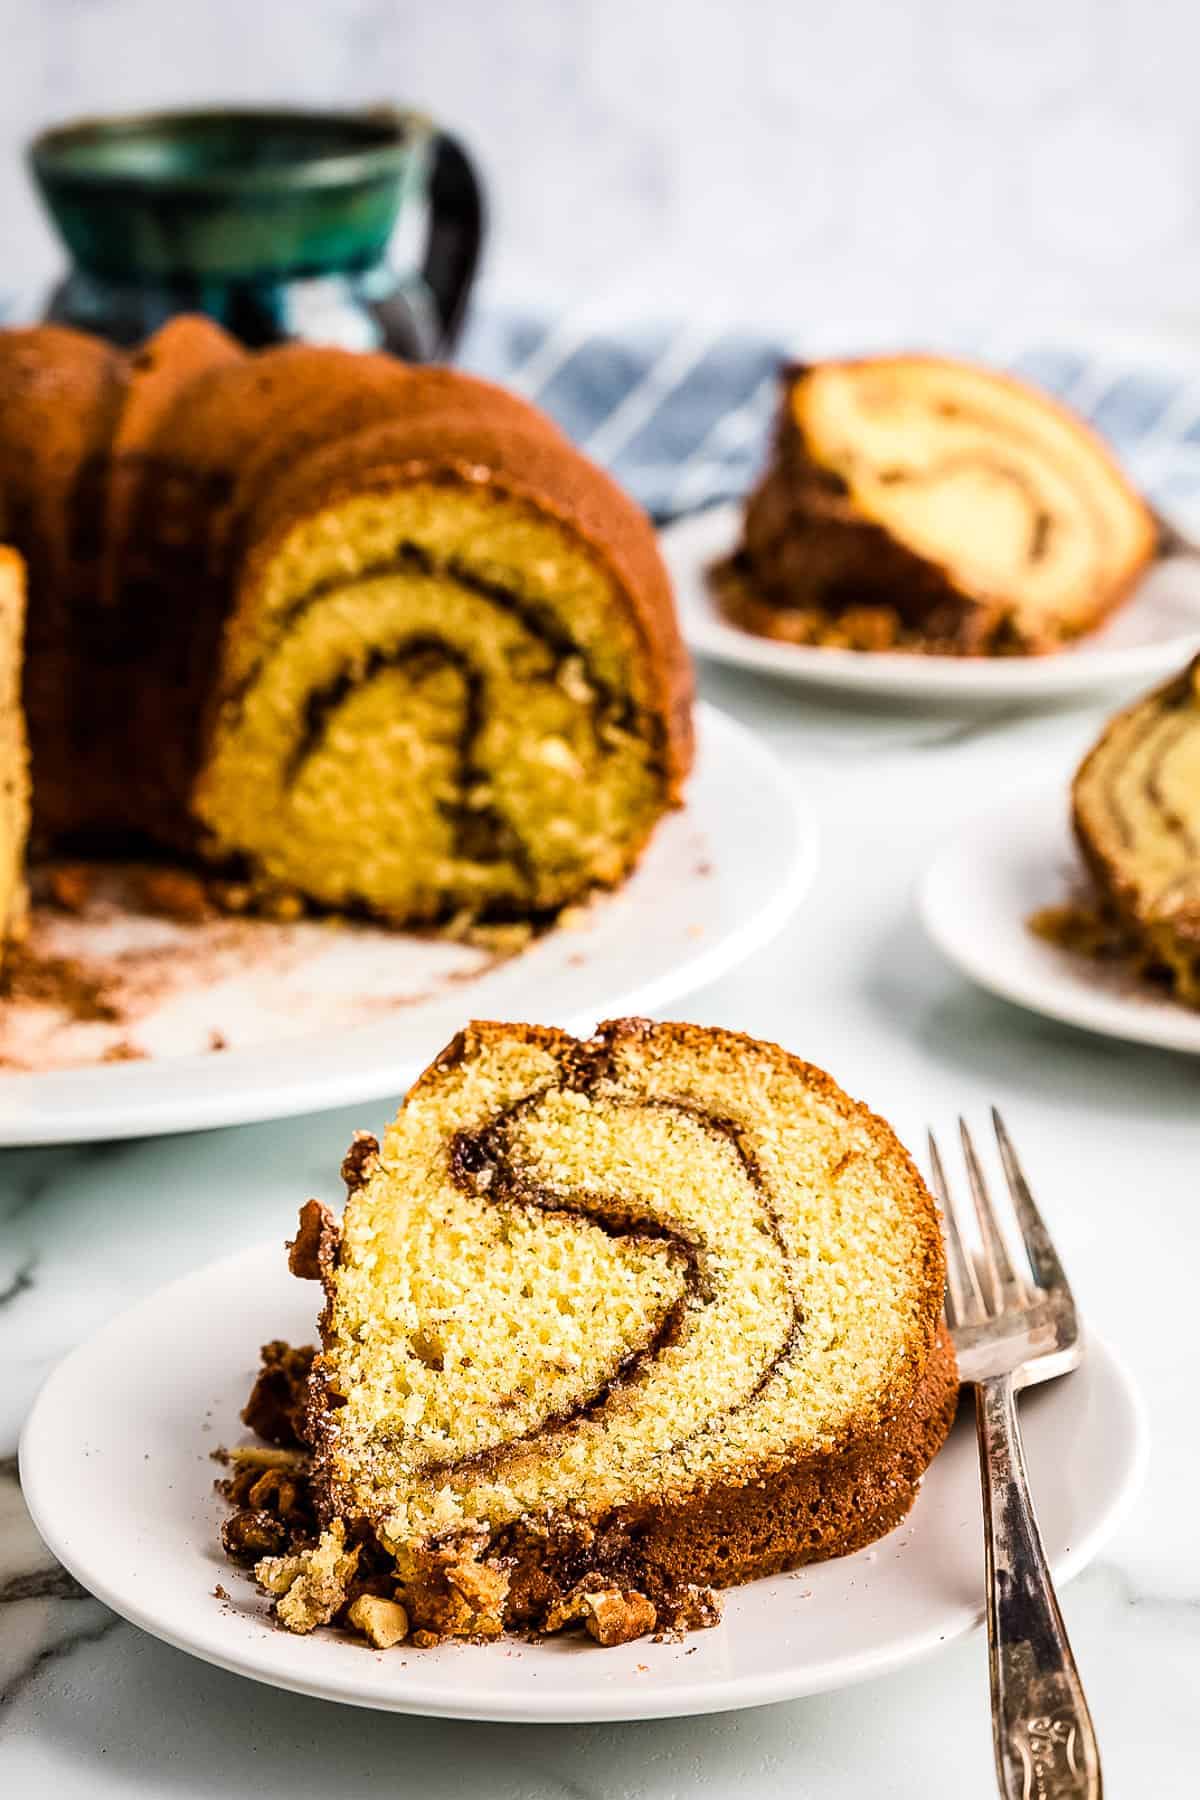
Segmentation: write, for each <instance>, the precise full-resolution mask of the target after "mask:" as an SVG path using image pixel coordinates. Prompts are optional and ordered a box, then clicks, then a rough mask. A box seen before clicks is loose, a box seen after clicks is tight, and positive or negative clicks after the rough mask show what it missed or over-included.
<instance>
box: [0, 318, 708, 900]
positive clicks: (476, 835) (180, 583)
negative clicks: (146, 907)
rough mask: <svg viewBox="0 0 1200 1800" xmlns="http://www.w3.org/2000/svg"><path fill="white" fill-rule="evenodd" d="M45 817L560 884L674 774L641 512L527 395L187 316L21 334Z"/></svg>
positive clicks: (589, 872) (341, 870)
mask: <svg viewBox="0 0 1200 1800" xmlns="http://www.w3.org/2000/svg"><path fill="white" fill-rule="evenodd" d="M0 379H4V380H6V381H7V383H8V386H7V388H6V396H5V408H4V410H3V413H2V414H0V509H2V510H0V518H3V519H5V520H7V521H8V525H7V531H8V535H9V537H10V538H11V540H12V541H13V542H14V543H15V544H16V546H17V548H18V549H20V550H22V551H23V552H24V553H25V555H26V557H27V560H28V561H29V564H30V581H31V585H30V630H29V665H28V687H29V692H30V695H31V701H30V725H31V731H32V737H33V773H34V808H35V824H36V827H37V832H38V836H39V839H40V841H41V842H43V843H50V844H58V845H62V844H69V845H70V846H71V847H73V848H80V847H82V848H96V847H98V848H100V849H104V850H112V849H114V848H120V847H123V846H125V845H127V844H131V843H136V844H139V845H144V844H146V843H147V842H149V843H150V844H152V845H158V846H160V847H164V848H167V849H169V850H172V851H175V852H178V853H182V854H186V855H188V856H193V857H199V858H201V859H203V860H205V861H206V862H208V863H209V864H210V865H211V866H212V867H213V868H214V869H216V870H218V871H222V872H225V873H228V874H229V875H231V876H233V877H235V878H236V880H237V883H238V884H239V886H240V888H241V890H242V892H243V893H244V892H245V891H246V889H247V887H248V888H249V891H250V892H251V893H252V894H253V893H261V894H263V895H264V896H267V897H270V898H272V899H274V898H277V897H278V895H279V893H280V891H281V890H282V891H284V892H288V893H290V894H293V895H298V896H300V897H302V898H303V899H307V900H309V901H312V902H313V903H314V904H316V905H317V906H320V907H334V908H339V909H340V908H353V909H364V910H366V911H368V912H370V913H372V914H374V915H376V916H379V917H382V918H384V919H386V920H389V921H392V922H396V923H403V922H406V921H439V920H443V919H450V918H454V919H461V918H463V917H471V916H477V915H491V916H503V917H517V918H527V917H535V916H538V915H541V914H549V913H552V912H553V911H554V910H555V909H557V908H559V907H561V906H562V905H563V904H565V903H566V902H568V901H570V900H572V899H575V898H577V897H578V896H580V895H582V894H584V893H585V892H586V891H587V890H588V889H589V888H590V887H592V886H594V885H596V884H605V883H612V882H615V881H617V880H619V879H620V878H621V876H622V875H623V874H624V873H625V872H626V871H627V870H628V869H629V867H630V866H631V865H632V863H633V862H634V860H635V859H636V857H637V855H638V853H639V851H640V849H641V848H642V846H643V845H644V844H645V842H646V840H647V838H648V836H649V834H650V832H651V830H652V829H653V826H654V823H655V821H656V820H657V818H658V817H659V816H660V815H661V814H662V812H663V811H664V810H665V809H666V808H667V807H669V806H671V805H672V804H675V803H676V802H677V801H678V799H679V797H680V792H681V787H682V782H683V779H684V777H685V775H686V773H687V769H688V765H689V762H690V756H691V735H690V693H691V688H690V673H689V669H688V664H687V659H686V656H685V653H684V651H683V648H682V645H681V641H680V638H679V635H678V630H677V627H676V623H675V618H674V611H673V606H672V601H671V595H670V591H669V587H668V585H667V580H666V576H665V573H664V571H663V568H662V565H661V563H660V561H659V558H658V554H657V550H656V547H655V542H654V536H653V532H652V530H651V527H650V525H649V522H648V521H647V520H646V518H645V517H644V515H643V514H642V513H641V512H640V511H639V509H638V508H637V507H636V506H635V505H634V503H633V502H632V501H631V500H629V499H628V498H627V497H626V496H625V495H624V494H622V493H621V492H620V490H619V489H618V488H616V487H615V486H614V484H613V483H612V482H611V481H609V480H608V478H607V477H606V476H604V475H603V474H601V472H600V471H599V470H598V469H596V468H594V467H593V466H592V465H591V464H589V463H588V462H587V461H586V460H585V459H584V458H583V457H582V456H580V455H579V453H578V452H576V451H575V450H574V449H572V447H571V446H570V445H569V444H568V442H567V441H566V439H565V438H563V436H562V435H561V434H560V433H559V432H558V431H557V429H556V428H555V427H554V426H553V425H552V424H551V423H550V422H549V421H548V420H547V419H545V418H544V417H543V416H542V415H541V414H539V413H537V412H536V411H535V410H534V409H533V408H532V407H530V406H528V405H526V404H525V403H524V402H523V401H520V400H518V399H517V398H515V396H512V395H510V394H506V393H504V392H503V391H502V390H500V389H498V388H495V387H492V386H490V385H489V384H487V383H485V382H481V381H476V380H473V379H472V378H470V377H468V376H464V375H459V374H456V373H454V372H452V371H449V370H437V369H420V370H414V369H410V368H407V367H405V366H404V365H402V364H399V363H397V362H394V361H392V360H391V359H390V358H388V357H385V356H368V355H363V356H356V355H354V354H351V353H348V352H345V351H338V350H333V349H321V348H314V347H311V346H288V347H284V348H281V349H277V350H270V351H265V352H263V353H261V354H258V355H249V354H247V353H246V352H244V351H243V350H241V349H240V348H239V347H238V346H237V345H236V344H235V343H234V342H233V340H232V339H230V338H228V337H227V336H226V335H225V334H224V333H223V332H222V331H220V329H219V328H218V327H216V326H215V325H212V324H210V323H208V322H207V321H204V320H199V319H181V320H176V321H174V322H173V323H172V324H170V325H169V326H167V327H166V328H165V329H164V330H163V331H162V332H160V333H159V334H158V335H157V336H156V337H155V338H153V339H152V340H150V342H149V343H148V344H147V345H146V346H144V347H143V348H142V349H141V350H140V351H137V352H135V353H134V354H133V355H131V356H123V355H120V354H118V353H117V352H115V351H112V350H110V349H108V348H107V347H105V346H102V345H97V344H94V343H93V342H92V340H90V339H88V338H85V337H81V336H80V335H79V334H77V333H71V332H63V331H60V330H55V329H51V328H49V327H43V328H40V329H38V330H34V331H28V332H17V333H7V334H3V333H0Z"/></svg>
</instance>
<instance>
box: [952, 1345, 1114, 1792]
mask: <svg viewBox="0 0 1200 1800" xmlns="http://www.w3.org/2000/svg"><path fill="white" fill-rule="evenodd" d="M975 1422H976V1427H977V1429H978V1432H979V1469H980V1479H981V1482H982V1486H983V1519H984V1541H985V1544H986V1547H987V1622H988V1663H989V1666H990V1669H991V1678H992V1730H993V1735H994V1738H995V1745H996V1773H997V1775H998V1777H999V1781H1000V1792H1001V1794H1002V1795H1003V1796H1004V1800H1099V1797H1100V1795H1101V1793H1102V1791H1103V1790H1102V1783H1101V1777H1100V1753H1099V1751H1098V1749H1097V1747H1096V1734H1095V1732H1094V1731H1093V1729H1092V1720H1091V1715H1090V1713H1089V1712H1088V1707H1087V1701H1086V1700H1085V1698H1084V1694H1083V1684H1082V1682H1081V1681H1080V1679H1079V1671H1078V1669H1077V1668H1076V1667H1075V1658H1074V1656H1073V1655H1072V1654H1071V1646H1070V1643H1069V1642H1068V1640H1067V1631H1066V1626H1065V1625H1064V1624H1063V1620H1062V1614H1061V1613H1060V1612H1059V1610H1058V1600H1057V1598H1056V1596H1055V1593H1054V1583H1053V1582H1052V1580H1051V1579H1050V1570H1049V1568H1048V1567H1047V1565H1046V1553H1045V1551H1044V1550H1043V1548H1042V1534H1041V1532H1040V1531H1039V1530H1038V1522H1037V1515H1036V1513H1035V1512H1034V1510H1033V1500H1032V1498H1031V1496H1030V1492H1029V1477H1028V1476H1027V1474H1026V1472H1025V1457H1024V1454H1023V1452H1022V1449H1021V1428H1020V1426H1019V1425H1018V1423H1017V1407H1016V1395H1015V1392H1014V1389H1013V1382H1012V1376H1011V1375H997V1376H994V1377H993V1378H992V1379H991V1380H989V1381H981V1382H979V1383H978V1384H977V1385H976V1389H975Z"/></svg>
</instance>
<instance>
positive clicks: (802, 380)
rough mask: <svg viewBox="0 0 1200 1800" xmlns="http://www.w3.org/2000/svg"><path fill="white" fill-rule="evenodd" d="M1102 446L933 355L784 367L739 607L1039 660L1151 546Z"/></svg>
mask: <svg viewBox="0 0 1200 1800" xmlns="http://www.w3.org/2000/svg"><path fill="white" fill-rule="evenodd" d="M1157 546H1158V529H1157V526H1156V524H1155V521H1154V518H1153V516H1152V514H1151V512H1150V510H1149V508H1148V507H1147V506H1146V505H1145V503H1144V502H1143V500H1142V499H1141V498H1140V496H1139V495H1138V493H1137V492H1136V490H1135V489H1134V488H1133V487H1132V486H1131V484H1130V483H1129V481H1128V480H1127V479H1126V477H1125V476H1124V474H1123V473H1122V471H1121V470H1120V468H1119V467H1118V465H1117V463H1116V462H1115V461H1114V459H1113V457H1112V455H1111V453H1110V452H1109V450H1108V449H1107V448H1106V446H1105V445H1104V444H1103V443H1102V442H1101V440H1100V439H1099V438H1098V437H1097V436H1095V434H1094V433H1093V432H1092V431H1091V430H1090V429H1089V428H1088V427H1087V426H1086V425H1085V424H1084V422H1083V421H1082V420H1081V419H1079V418H1077V417H1076V416H1075V415H1074V414H1072V413H1071V412H1069V411H1068V410H1067V409H1066V408H1065V407H1062V406H1060V405H1058V404H1057V403H1056V402H1055V401H1053V400H1051V399H1050V398H1049V396H1047V395H1046V394H1043V393H1041V392H1039V391H1038V390H1037V389H1035V388H1033V387H1029V386H1027V385H1026V384H1025V383H1024V382H1021V381H1018V380H1015V379H1014V378H1013V377H1011V376H1008V375H1004V374H1001V373H999V372H997V371H994V370H991V369H986V368H980V367H977V366H975V365H973V364H970V363H965V362H958V361H954V360H951V359H949V358H945V357H935V356H883V357H867V358H863V359H861V360H859V361H850V362H826V363H815V364H812V365H805V366H801V367H793V368H789V369H787V370H785V372H784V377H783V396H782V404H781V408H780V415H779V424H778V428H777V434H776V442H775V449H774V454H773V457H772V461H771V465H770V467H769V468H768V470H767V472H766V474H765V475H764V477H763V479H762V481H761V482H760V484H759V486H758V487H757V488H756V490H755V491H754V493H753V494H752V495H751V496H750V499H749V502H748V504H747V507H746V515H745V525H744V532H743V540H742V545H741V548H740V549H739V551H738V552H737V554H736V555H735V556H734V557H733V558H732V559H731V560H730V561H728V562H726V563H724V564H723V565H720V566H719V567H718V569H717V570H716V571H714V582H715V585H716V589H717V593H718V595H719V598H720V600H721V603H722V605H723V607H724V609H725V611H726V612H727V613H728V614H729V615H730V616H731V617H732V618H733V620H734V621H735V622H736V623H738V624H740V625H743V626H745V627H746V628H747V629H748V630H750V631H754V632H757V633H759V634H760V635H763V636H767V637H774V638H780V639H784V640H789V641H791V642H793V643H815V644H829V645H840V646H842V647H844V648H849V649H856V650H886V649H902V650H925V651H932V652H940V653H942V654H946V655H984V654H987V655H1030V654H1037V653H1041V652H1044V651H1049V650H1056V649H1058V648H1060V647H1061V646H1062V645H1063V644H1065V643H1068V642H1069V641H1070V640H1071V639H1073V638H1077V637H1079V636H1080V635H1082V634H1083V633H1085V632H1088V631H1091V630H1093V629H1094V628H1095V627H1096V626H1097V625H1099V624H1100V623H1101V622H1102V621H1103V620H1104V619H1105V618H1106V617H1107V615H1108V614H1109V613H1110V612H1111V611H1112V610H1113V608H1114V607H1115V606H1117V605H1118V604H1119V603H1120V601H1121V600H1123V599H1124V598H1125V596H1126V595H1127V594H1128V593H1129V592H1130V590H1131V588H1132V587H1133V585H1134V583H1135V582H1136V580H1137V578H1138V576H1139V575H1140V574H1141V572H1142V570H1143V569H1144V568H1145V567H1146V565H1147V563H1148V562H1149V561H1150V559H1151V558H1152V557H1153V556H1154V554H1155V552H1156V549H1157Z"/></svg>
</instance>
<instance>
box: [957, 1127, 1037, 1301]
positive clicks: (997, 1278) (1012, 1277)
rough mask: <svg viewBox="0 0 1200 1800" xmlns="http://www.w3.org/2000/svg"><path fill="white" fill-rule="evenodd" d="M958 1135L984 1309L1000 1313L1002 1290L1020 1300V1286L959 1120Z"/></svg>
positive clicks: (1021, 1287) (977, 1166)
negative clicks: (983, 1278) (983, 1280)
mask: <svg viewBox="0 0 1200 1800" xmlns="http://www.w3.org/2000/svg"><path fill="white" fill-rule="evenodd" d="M958 1132H959V1136H960V1137H961V1139H962V1149H963V1159H964V1161H965V1162H966V1165H967V1180H968V1181H969V1182H970V1184H971V1197H972V1199H973V1200H974V1202H975V1217H976V1218H977V1219H978V1220H979V1235H980V1237H981V1238H982V1240H983V1263H984V1270H985V1272H986V1275H987V1289H988V1295H987V1298H988V1309H989V1311H991V1312H1002V1311H1003V1309H1004V1290H1005V1288H1006V1287H1015V1288H1016V1289H1017V1291H1018V1292H1019V1293H1020V1294H1021V1295H1022V1296H1023V1295H1024V1291H1025V1290H1024V1284H1023V1283H1022V1282H1021V1281H1020V1279H1019V1278H1018V1276H1017V1272H1016V1270H1015V1269H1014V1268H1013V1266H1012V1258H1011V1257H1010V1256H1009V1254H1008V1245H1007V1244H1006V1243H1005V1242H1004V1237H1003V1235H1002V1233H1001V1231H1000V1227H999V1226H998V1225H997V1223H996V1215H995V1213H994V1211H993V1210H992V1202H991V1196H990V1195H989V1193H988V1190H987V1182H986V1181H985V1180H984V1177H983V1170H982V1169H981V1168H980V1166H979V1158H978V1157H977V1156H976V1154H975V1145H974V1143H973V1142H972V1139H971V1133H970V1132H969V1131H968V1130H967V1122H966V1120H965V1119H963V1118H960V1119H959V1121H958Z"/></svg>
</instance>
